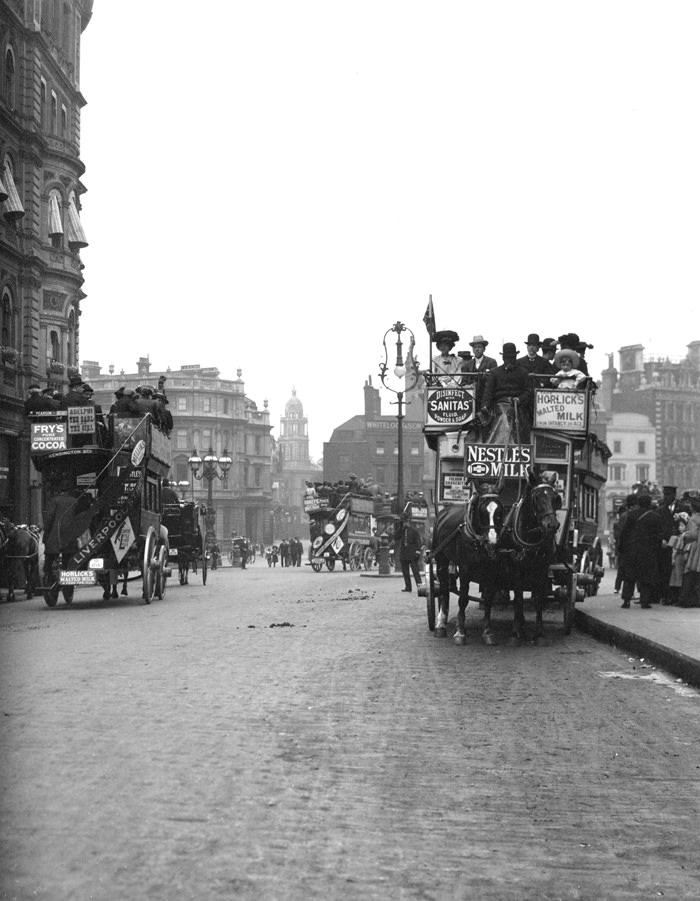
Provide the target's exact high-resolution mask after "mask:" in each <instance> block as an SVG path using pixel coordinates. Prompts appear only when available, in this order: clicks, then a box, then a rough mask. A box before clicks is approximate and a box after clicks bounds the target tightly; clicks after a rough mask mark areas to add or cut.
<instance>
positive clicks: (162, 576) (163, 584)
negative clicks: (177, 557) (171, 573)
mask: <svg viewBox="0 0 700 901" xmlns="http://www.w3.org/2000/svg"><path fill="white" fill-rule="evenodd" d="M157 560H158V567H157V569H156V574H155V576H156V587H155V595H156V597H157V598H158V600H159V601H162V600H163V598H164V597H165V591H166V588H167V587H168V573H167V567H168V549H167V547H166V546H165V545H164V544H161V546H160V547H159V548H158V553H157Z"/></svg>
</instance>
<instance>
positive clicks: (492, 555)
mask: <svg viewBox="0 0 700 901" xmlns="http://www.w3.org/2000/svg"><path fill="white" fill-rule="evenodd" d="M500 493H501V486H498V487H493V486H487V487H486V489H482V491H480V492H477V493H475V494H474V495H473V496H472V498H471V500H470V501H469V502H468V504H467V506H466V509H462V508H460V507H448V508H445V509H443V510H440V511H439V512H438V516H437V519H436V523H435V530H434V533H433V550H432V551H431V554H432V556H433V558H434V560H435V564H436V569H437V576H438V583H439V589H438V605H439V612H438V617H437V621H436V625H435V635H436V636H437V637H444V636H446V635H447V617H448V613H449V594H450V590H451V588H456V587H457V585H456V577H454V576H452V575H451V574H450V564H451V563H452V564H455V565H456V567H457V574H458V580H459V591H458V594H459V612H458V615H457V625H456V630H455V635H454V641H455V644H458V645H462V644H464V642H465V640H466V635H465V611H466V608H467V605H468V603H469V600H470V596H469V583H470V582H478V583H479V584H480V586H481V592H482V596H481V599H480V600H481V602H482V604H483V608H484V619H483V631H482V639H483V641H484V643H485V644H487V645H493V644H495V643H496V642H495V636H494V632H493V628H492V624H491V608H492V605H493V601H494V599H495V596H496V592H497V590H499V589H501V590H506V591H510V590H512V591H513V593H514V614H513V627H512V634H511V638H512V640H513V641H514V642H519V641H522V640H523V638H525V618H524V613H523V589H524V588H525V587H527V588H530V590H531V591H532V596H533V598H534V600H535V604H536V609H537V617H536V626H535V639H534V640H535V641H536V642H537V641H539V639H540V638H541V637H542V636H543V635H544V630H543V626H542V608H543V605H544V599H545V597H546V593H547V586H548V574H549V564H550V562H551V558H552V555H553V553H554V535H555V533H556V530H557V528H558V525H559V522H558V520H557V516H556V509H557V507H558V504H559V503H560V500H559V496H558V494H557V492H556V490H555V488H554V487H553V486H552V484H550V482H549V481H546V480H544V481H540V480H539V479H537V478H536V477H535V476H534V475H533V474H532V472H530V473H528V481H527V485H526V486H525V490H524V492H523V493H522V495H521V496H520V497H519V498H518V499H517V500H516V502H515V504H514V505H513V506H512V507H511V509H510V510H509V511H508V513H506V511H505V507H504V505H503V502H502V500H501V497H500ZM472 600H477V598H472Z"/></svg>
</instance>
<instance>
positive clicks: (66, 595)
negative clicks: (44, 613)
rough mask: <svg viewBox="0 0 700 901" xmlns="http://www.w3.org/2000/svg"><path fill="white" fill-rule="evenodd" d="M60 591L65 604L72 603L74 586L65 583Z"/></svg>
mask: <svg viewBox="0 0 700 901" xmlns="http://www.w3.org/2000/svg"><path fill="white" fill-rule="evenodd" d="M61 593H62V594H63V600H64V602H65V603H66V604H72V603H73V595H74V593H75V586H73V585H66V587H65V588H63V589H61Z"/></svg>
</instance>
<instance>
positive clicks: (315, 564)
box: [311, 559, 323, 573]
mask: <svg viewBox="0 0 700 901" xmlns="http://www.w3.org/2000/svg"><path fill="white" fill-rule="evenodd" d="M311 569H312V570H313V571H314V572H315V573H320V572H321V570H322V569H323V560H315V559H314V560H312V561H311Z"/></svg>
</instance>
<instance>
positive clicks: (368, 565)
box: [362, 546, 375, 570]
mask: <svg viewBox="0 0 700 901" xmlns="http://www.w3.org/2000/svg"><path fill="white" fill-rule="evenodd" d="M362 562H363V563H364V567H365V569H366V570H370V569H372V567H373V566H374V563H375V556H374V551H373V550H372V548H371V547H369V546H368V547H366V548H365V552H364V554H363V555H362Z"/></svg>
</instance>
